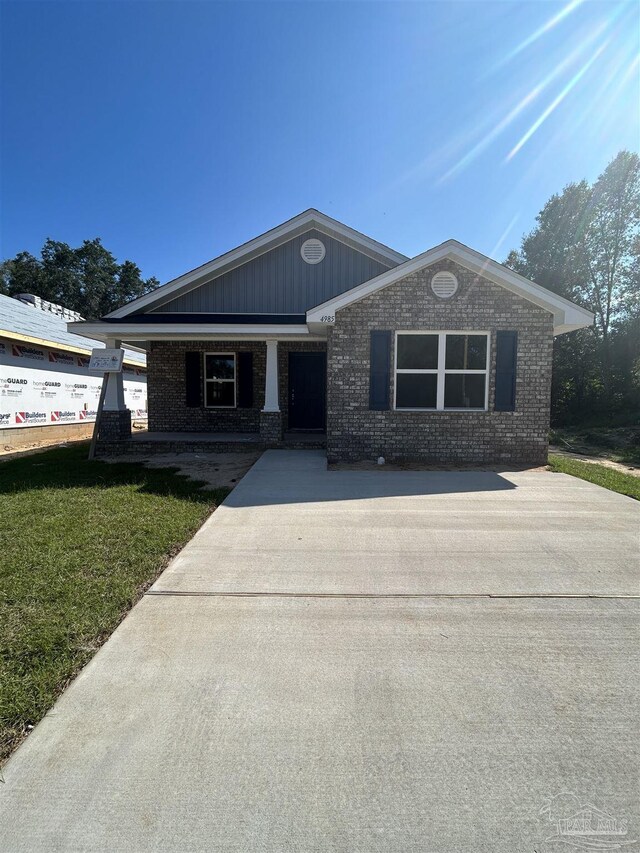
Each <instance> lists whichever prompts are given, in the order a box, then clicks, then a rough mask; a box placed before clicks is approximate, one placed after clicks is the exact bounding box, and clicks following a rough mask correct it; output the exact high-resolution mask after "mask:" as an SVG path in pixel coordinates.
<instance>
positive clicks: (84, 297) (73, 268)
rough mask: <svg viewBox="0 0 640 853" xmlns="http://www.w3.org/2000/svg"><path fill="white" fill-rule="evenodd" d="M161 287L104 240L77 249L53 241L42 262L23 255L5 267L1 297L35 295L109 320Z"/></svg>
mask: <svg viewBox="0 0 640 853" xmlns="http://www.w3.org/2000/svg"><path fill="white" fill-rule="evenodd" d="M159 284H160V282H159V281H158V279H157V278H153V277H152V278H147V279H144V278H142V275H141V272H140V268H139V267H138V266H137V265H136V264H134V263H133V261H123V263H121V264H120V263H118V261H117V260H116V258H115V257H114V255H113V254H112V253H111V252H110V251H109V250H108V249H105V247H104V246H103V245H102V242H101V240H100V238H99V237H96V238H95V239H93V240H85V241H84V242H83V243H82V245H81V246H78V247H77V248H72V247H71V246H69V245H68V244H67V243H61V242H60V241H58V240H51V239H48V240H46V241H45V244H44V246H43V247H42V249H41V251H40V257H39V258H36V257H35V256H34V255H32V254H31V253H30V252H19V253H18V254H17V255H16V256H15V258H10V259H9V260H6V261H3V262H2V264H0V293H3V294H4V295H5V296H16V295H17V294H18V293H34V294H35V295H36V296H40V297H42V299H47V300H48V301H49V302H55V303H56V304H58V305H63V306H64V307H65V308H70V309H71V310H72V311H77V312H78V313H79V314H81V315H82V316H83V317H84V318H85V319H87V320H95V319H98V318H99V317H104V316H105V314H108V313H109V312H110V311H114V310H115V309H116V308H119V307H120V306H121V305H124V303H125V302H129V301H130V300H131V299H135V298H136V297H137V296H143V295H144V294H145V293H148V292H149V291H150V290H153V289H154V288H156V287H158V285H159Z"/></svg>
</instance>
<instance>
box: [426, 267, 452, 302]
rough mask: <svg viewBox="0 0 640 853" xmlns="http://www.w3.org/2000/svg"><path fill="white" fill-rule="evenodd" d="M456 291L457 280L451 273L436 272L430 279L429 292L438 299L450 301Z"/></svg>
mask: <svg viewBox="0 0 640 853" xmlns="http://www.w3.org/2000/svg"><path fill="white" fill-rule="evenodd" d="M457 289H458V279H457V278H456V277H455V275H454V274H453V273H452V272H446V271H444V272H437V273H436V274H435V275H434V277H433V278H432V279H431V290H433V292H434V293H435V295H436V296H438V297H439V298H440V299H451V297H452V296H453V294H454V293H455V292H456V290H457Z"/></svg>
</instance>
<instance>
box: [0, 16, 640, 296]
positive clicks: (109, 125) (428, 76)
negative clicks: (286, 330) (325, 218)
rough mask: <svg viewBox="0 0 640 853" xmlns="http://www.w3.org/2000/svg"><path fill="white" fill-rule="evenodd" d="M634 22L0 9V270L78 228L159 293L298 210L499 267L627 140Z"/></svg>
mask: <svg viewBox="0 0 640 853" xmlns="http://www.w3.org/2000/svg"><path fill="white" fill-rule="evenodd" d="M639 9H640V7H639V6H638V4H637V3H635V2H627V3H618V2H595V0H594V2H578V0H573V2H571V3H568V4H567V3H555V2H546V0H536V2H515V0H513V2H511V0H503V2H499V3H493V2H483V0H476V2H446V1H445V2H420V3H419V2H413V3H404V2H394V3H381V2H354V3H351V2H339V3H327V2H289V3H278V2H261V3H251V2H235V3H234V2H222V3H214V2H191V0H186V2H177V1H174V2H151V0H150V1H149V2H127V0H121V2H99V0H98V1H97V2H71V3H59V2H44V3H38V2H29V1H28V0H26V2H3V3H2V29H1V32H2V43H1V45H0V47H1V53H2V76H1V87H2V91H1V93H0V94H1V96H2V114H1V118H2V126H3V143H2V152H1V153H2V160H1V166H2V186H1V202H0V203H1V209H0V214H1V220H0V227H1V230H0V238H1V246H0V251H1V254H2V257H9V256H12V255H13V254H15V253H16V252H17V251H19V250H22V249H28V250H30V251H32V252H34V253H36V252H37V251H38V250H39V248H40V246H41V245H42V243H43V241H44V239H45V238H46V237H47V236H51V237H53V238H54V239H58V240H64V241H67V242H69V243H71V244H78V243H79V242H80V241H81V240H82V239H84V238H92V237H94V236H100V237H102V239H103V242H104V244H105V245H106V246H107V247H108V248H109V249H111V250H112V251H113V252H114V253H115V254H116V256H117V257H118V258H119V259H121V260H123V259H124V258H125V257H126V258H130V259H132V260H134V261H136V262H137V263H138V264H139V265H140V267H141V268H142V271H143V274H144V275H145V276H149V275H156V276H157V277H158V278H159V279H160V280H161V281H167V280H169V279H171V278H173V277H174V276H176V275H179V274H181V273H183V272H185V271H186V270H188V269H191V268H192V267H194V266H196V265H198V264H200V263H203V262H204V261H206V260H209V259H210V258H212V257H215V256H216V255H218V254H220V253H222V252H224V251H226V250H228V249H230V248H233V247H234V246H236V245H238V244H239V243H241V242H244V241H245V240H247V239H250V238H252V237H254V236H256V235H258V234H260V233H261V232H263V231H265V230H267V229H268V228H271V227H273V226H275V225H277V224H279V223H280V222H282V221H283V220H285V219H288V218H289V217H291V216H293V215H295V214H296V213H299V212H300V211H301V210H303V209H305V208H308V207H317V208H319V209H320V210H322V211H324V212H325V213H328V214H329V215H331V216H334V217H335V218H337V219H339V220H341V221H343V222H345V223H347V224H348V225H351V226H353V227H354V228H357V229H359V230H361V231H364V232H366V233H367V234H369V235H371V236H372V237H375V238H376V239H378V240H380V241H382V242H384V243H387V244H389V245H391V246H393V247H394V248H396V249H398V250H399V251H402V252H404V253H406V254H408V255H415V254H417V253H419V252H421V251H424V250H425V249H427V248H429V247H430V246H432V245H435V244H437V243H439V242H441V241H442V240H445V239H447V238H449V237H454V238H456V239H458V240H461V241H462V242H464V243H467V244H468V245H471V246H473V247H474V248H476V249H479V250H480V251H483V252H486V253H487V254H491V255H493V256H494V257H496V258H497V259H498V260H501V259H502V258H504V257H505V255H506V253H507V251H508V249H509V248H511V247H512V246H514V245H517V244H518V243H519V240H520V237H521V235H522V233H523V232H525V231H527V230H529V229H530V228H531V227H532V225H533V222H534V218H535V215H536V213H537V212H538V210H539V209H540V208H541V206H542V205H543V204H544V202H545V201H546V200H547V198H548V197H549V196H550V195H551V194H552V193H553V192H556V191H559V190H561V189H562V187H563V186H564V185H565V184H566V183H568V182H569V181H573V180H579V179H581V178H583V177H585V178H587V179H589V180H593V179H595V178H596V177H597V175H598V174H599V173H600V172H601V171H602V170H603V168H604V167H605V165H606V164H607V162H608V161H609V160H610V159H611V157H613V156H614V155H615V154H616V152H617V151H618V150H620V149H621V148H631V149H637V148H638V144H639V140H640V127H639V108H638V104H639V102H640V86H639V77H638V74H639V72H638V65H637V61H636V64H635V65H634V64H633V62H634V57H635V58H636V60H637V56H638V52H639V50H640V35H639V15H640V12H639ZM554 19H557V20H555V23H554ZM541 119H542V120H541ZM538 125H539V126H538Z"/></svg>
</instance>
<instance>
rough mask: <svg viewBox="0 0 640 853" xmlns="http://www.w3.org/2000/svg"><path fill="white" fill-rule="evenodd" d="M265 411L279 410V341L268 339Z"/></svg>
mask: <svg viewBox="0 0 640 853" xmlns="http://www.w3.org/2000/svg"><path fill="white" fill-rule="evenodd" d="M262 411H263V412H279V411H280V400H279V399H278V341H267V372H266V376H265V383H264V409H263V410H262Z"/></svg>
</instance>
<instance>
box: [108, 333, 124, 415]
mask: <svg viewBox="0 0 640 853" xmlns="http://www.w3.org/2000/svg"><path fill="white" fill-rule="evenodd" d="M121 344H122V341H118V340H116V339H115V338H109V339H108V340H107V343H106V347H107V349H120V346H121ZM104 376H105V382H106V383H107V390H106V392H105V396H104V411H105V412H122V411H124V409H125V405H124V385H123V382H122V371H120V373H105V375H104Z"/></svg>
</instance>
